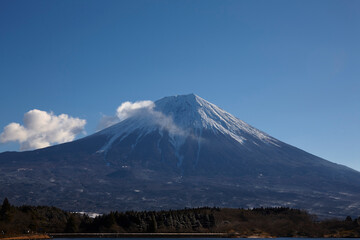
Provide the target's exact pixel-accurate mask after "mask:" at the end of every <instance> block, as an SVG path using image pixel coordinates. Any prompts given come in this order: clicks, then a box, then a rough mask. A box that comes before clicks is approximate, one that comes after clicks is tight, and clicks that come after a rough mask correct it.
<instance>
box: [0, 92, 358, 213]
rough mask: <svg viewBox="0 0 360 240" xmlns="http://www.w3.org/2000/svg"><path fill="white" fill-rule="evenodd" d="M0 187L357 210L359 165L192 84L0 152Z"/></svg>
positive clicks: (116, 199)
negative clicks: (87, 130) (104, 119)
mask: <svg viewBox="0 0 360 240" xmlns="http://www.w3.org/2000/svg"><path fill="white" fill-rule="evenodd" d="M0 195H1V196H0V197H5V196H7V197H8V198H9V199H10V201H11V202H13V203H16V204H46V205H55V206H58V207H61V208H64V209H67V210H73V211H81V210H82V211H96V212H106V211H109V210H130V209H134V210H141V209H169V208H183V207H196V206H219V207H244V208H247V207H259V206H289V207H294V208H302V209H307V210H309V211H310V212H311V213H315V214H318V215H321V216H344V215H354V216H355V215H356V216H358V215H360V203H359V201H358V199H360V173H359V172H357V171H355V170H352V169H350V168H347V167H345V166H342V165H338V164H334V163H331V162H329V161H326V160H324V159H321V158H319V157H316V156H314V155H311V154H309V153H307V152H304V151H302V150H300V149H298V148H295V147H293V146H290V145H288V144H286V143H283V142H281V141H279V140H277V139H275V138H273V137H271V136H269V135H267V134H266V133H264V132H261V131H259V130H257V129H256V128H254V127H252V126H250V125H248V124H246V123H245V122H243V121H241V120H239V119H237V118H236V117H234V116H232V115H231V114H229V113H227V112H225V111H224V110H222V109H220V108H219V107H217V106H215V105H214V104H211V103H209V102H207V101H206V100H204V99H202V98H200V97H198V96H196V95H193V94H190V95H181V96H173V97H165V98H163V99H160V100H158V101H156V102H155V103H154V104H152V105H150V106H148V107H146V108H141V109H138V110H137V111H134V112H133V113H132V114H131V115H129V116H128V117H127V118H126V119H124V120H123V121H121V122H119V123H117V124H115V125H113V126H111V127H109V128H106V129H104V130H102V131H100V132H98V133H95V134H93V135H91V136H88V137H85V138H83V139H80V140H77V141H74V142H70V143H65V144H60V145H57V146H53V147H48V148H45V149H39V150H35V151H28V152H5V153H2V154H0Z"/></svg>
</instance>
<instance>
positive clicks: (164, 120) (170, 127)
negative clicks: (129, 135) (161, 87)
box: [98, 101, 185, 135]
mask: <svg viewBox="0 0 360 240" xmlns="http://www.w3.org/2000/svg"><path fill="white" fill-rule="evenodd" d="M134 116H136V117H137V118H141V119H143V120H145V121H147V123H148V124H155V125H158V126H159V127H160V128H162V129H165V130H167V131H168V132H169V133H170V134H172V135H183V134H185V133H184V131H183V130H182V129H181V128H180V127H178V126H177V125H176V124H175V123H174V121H173V118H172V117H171V116H166V115H165V114H163V113H162V112H160V111H156V110H155V103H154V102H152V101H137V102H124V103H122V104H121V105H120V106H119V107H118V108H117V109H116V113H115V115H114V116H103V117H102V118H101V120H100V123H99V125H98V129H99V130H101V129H104V128H106V127H109V126H111V125H114V124H116V123H119V122H121V121H123V120H125V119H127V118H130V117H134Z"/></svg>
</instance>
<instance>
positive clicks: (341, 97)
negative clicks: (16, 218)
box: [0, 0, 360, 170]
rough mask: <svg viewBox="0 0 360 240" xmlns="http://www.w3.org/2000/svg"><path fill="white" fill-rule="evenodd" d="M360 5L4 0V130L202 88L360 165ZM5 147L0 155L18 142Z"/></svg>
mask: <svg viewBox="0 0 360 240" xmlns="http://www.w3.org/2000/svg"><path fill="white" fill-rule="evenodd" d="M359 11H360V1H351V0H347V1H344V0H339V1H333V0H323V1H319V0H318V1H316V0H311V1H306V0H300V1H296V0H293V1H288V0H284V1H269V0H264V1H259V0H252V1H246V0H242V1H240V0H239V1H226V0H218V1H211V0H203V1H196V0H192V1H186V0H181V1H180V0H179V1H173V0H171V1H155V0H153V1H150V0H149V1H133V0H132V1H109V0H107V1H100V0H99V1H91V0H86V1H82V0H77V1H66V0H60V1H17V0H10V1H7V0H2V1H0V84H1V85H0V111H1V113H0V114H1V117H0V129H1V131H2V129H3V128H4V127H5V126H6V125H7V124H9V123H10V122H18V123H21V124H22V119H23V115H24V113H26V112H27V111H29V110H31V109H35V108H36V109H40V110H43V111H53V112H54V114H57V115H58V114H61V113H66V114H69V115H70V116H72V117H79V118H82V119H86V120H87V124H86V128H85V129H86V132H87V134H91V133H94V132H95V131H96V127H97V125H98V123H99V120H100V118H101V116H102V114H105V115H113V114H114V113H115V110H116V108H117V107H118V106H119V105H120V104H121V103H122V102H124V101H136V100H157V99H159V98H162V97H164V96H170V95H177V94H187V93H195V94H197V95H199V96H200V97H202V98H204V99H206V100H208V101H210V102H212V103H214V104H216V105H218V106H219V107H221V108H223V109H224V110H226V111H228V112H230V113H232V114H233V115H235V116H236V117H238V118H240V119H242V120H244V121H246V122H247V123H249V124H251V125H253V126H255V127H257V128H258V129H260V130H263V131H265V132H267V133H268V134H270V135H272V136H274V137H276V138H278V139H280V140H282V141H284V142H287V143H289V144H292V145H294V146H297V147H299V148H301V149H304V150H306V151H308V152H310V153H313V154H315V155H318V156H320V157H323V158H325V159H327V160H330V161H333V162H337V163H341V164H344V165H347V166H350V167H352V168H355V169H357V170H360V79H359V76H360V14H359ZM18 149H19V145H18V144H16V143H4V144H0V152H3V151H7V150H18Z"/></svg>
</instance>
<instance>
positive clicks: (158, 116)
mask: <svg viewBox="0 0 360 240" xmlns="http://www.w3.org/2000/svg"><path fill="white" fill-rule="evenodd" d="M136 111H137V112H136V113H135V114H133V115H132V116H131V117H129V118H127V119H125V120H123V121H121V122H120V123H118V124H116V125H115V126H112V127H111V128H109V129H106V130H105V131H103V132H101V133H100V134H107V135H112V136H111V138H110V139H109V141H108V142H107V143H106V144H105V145H104V146H103V147H102V150H104V151H107V150H108V149H109V147H111V145H112V144H113V142H114V141H115V140H118V139H119V138H120V139H124V138H126V137H127V136H128V135H130V134H131V133H132V132H133V131H139V132H141V133H140V134H141V136H140V138H141V137H143V136H146V135H148V134H150V133H152V132H154V131H158V132H159V133H160V134H161V135H163V134H164V132H167V133H168V134H169V135H170V138H171V143H172V144H173V145H174V147H175V148H179V147H181V145H182V144H184V143H185V141H186V139H187V138H189V137H192V138H197V140H198V142H199V143H198V144H199V145H200V144H201V143H200V141H201V138H202V133H203V131H210V132H212V133H214V134H222V135H224V136H228V137H230V138H232V139H234V140H235V141H237V142H238V143H240V144H245V143H246V142H247V141H248V142H249V143H251V144H253V143H256V142H258V141H261V142H264V143H268V144H273V145H274V146H278V145H277V142H278V140H276V139H275V138H272V137H270V136H269V135H267V134H266V133H264V132H262V131H260V130H258V129H256V128H254V127H252V126H250V125H249V124H247V123H245V122H243V121H241V120H240V119H238V118H236V117H234V116H232V115H231V114H230V113H228V112H226V111H224V110H222V109H221V108H219V107H217V106H216V105H214V104H212V103H210V102H208V101H206V100H204V99H203V98H201V97H199V96H197V95H195V94H188V95H177V96H171V97H165V98H162V99H160V100H158V101H156V102H155V103H154V104H153V105H148V106H146V107H144V108H140V109H137V110H136ZM138 140H139V139H138Z"/></svg>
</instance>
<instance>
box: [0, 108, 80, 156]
mask: <svg viewBox="0 0 360 240" xmlns="http://www.w3.org/2000/svg"><path fill="white" fill-rule="evenodd" d="M85 124H86V120H84V119H80V118H73V117H70V116H68V115H67V114H60V115H58V116H56V115H54V114H53V113H52V112H50V113H49V112H45V111H41V110H38V109H33V110H31V111H29V112H27V113H25V114H24V125H20V124H19V123H10V124H8V125H7V126H6V127H5V128H4V131H3V132H2V133H1V134H0V142H2V143H5V142H11V141H18V142H19V143H20V150H31V149H37V148H44V147H48V146H50V145H52V144H57V143H65V142H69V141H72V140H74V139H75V137H76V135H77V134H79V133H82V132H84V126H85Z"/></svg>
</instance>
